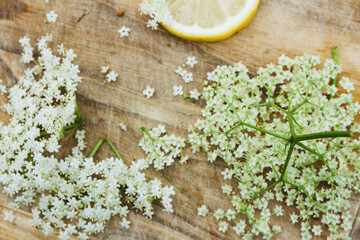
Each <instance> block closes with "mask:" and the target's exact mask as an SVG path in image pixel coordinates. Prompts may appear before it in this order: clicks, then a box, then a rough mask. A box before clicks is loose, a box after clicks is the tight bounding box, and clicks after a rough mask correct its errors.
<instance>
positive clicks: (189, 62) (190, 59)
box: [186, 56, 197, 68]
mask: <svg viewBox="0 0 360 240" xmlns="http://www.w3.org/2000/svg"><path fill="white" fill-rule="evenodd" d="M195 64H197V61H196V59H195V56H192V57H188V58H187V61H186V65H188V66H190V67H192V68H193V67H194V65H195Z"/></svg>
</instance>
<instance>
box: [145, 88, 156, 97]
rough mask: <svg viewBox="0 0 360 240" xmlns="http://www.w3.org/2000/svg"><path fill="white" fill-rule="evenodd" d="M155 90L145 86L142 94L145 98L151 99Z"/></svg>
mask: <svg viewBox="0 0 360 240" xmlns="http://www.w3.org/2000/svg"><path fill="white" fill-rule="evenodd" d="M154 92H155V89H154V88H151V87H150V86H146V89H145V90H144V91H143V92H142V93H143V94H144V95H145V96H146V98H151V97H152V96H153V95H154Z"/></svg>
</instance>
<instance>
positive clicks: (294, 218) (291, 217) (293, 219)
mask: <svg viewBox="0 0 360 240" xmlns="http://www.w3.org/2000/svg"><path fill="white" fill-rule="evenodd" d="M290 220H291V222H292V223H293V224H295V223H297V222H298V215H296V214H295V213H293V214H291V215H290Z"/></svg>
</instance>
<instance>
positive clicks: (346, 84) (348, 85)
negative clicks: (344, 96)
mask: <svg viewBox="0 0 360 240" xmlns="http://www.w3.org/2000/svg"><path fill="white" fill-rule="evenodd" d="M340 85H341V86H342V87H343V88H344V89H345V90H346V91H348V92H350V91H354V90H355V87H354V83H353V82H351V81H350V79H349V78H348V77H343V78H342V79H341V81H340Z"/></svg>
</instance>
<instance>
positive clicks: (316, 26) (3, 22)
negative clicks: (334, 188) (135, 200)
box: [0, 0, 360, 240]
mask: <svg viewBox="0 0 360 240" xmlns="http://www.w3.org/2000/svg"><path fill="white" fill-rule="evenodd" d="M140 2H141V0H76V1H73V0H50V3H49V4H45V1H44V0H0V79H3V80H4V81H5V83H6V84H7V85H8V86H11V85H13V84H15V83H16V81H17V80H18V79H19V77H20V76H21V74H22V71H23V69H24V66H23V65H22V64H20V63H19V58H20V53H21V48H20V46H19V43H18V39H19V38H20V37H22V36H24V35H26V36H28V37H30V38H31V39H32V43H34V41H35V39H39V38H40V37H41V36H42V35H45V34H46V33H51V34H53V37H54V43H55V44H59V43H62V42H63V43H64V45H65V47H67V48H73V49H74V51H75V53H76V54H78V58H77V60H76V63H77V64H79V66H80V69H81V72H82V77H83V79H84V80H83V83H82V84H81V85H80V86H79V89H78V95H77V97H78V104H79V107H80V110H81V111H82V113H83V115H84V117H85V121H86V126H85V127H84V129H85V130H86V131H87V137H86V140H87V142H88V146H89V149H87V152H88V153H89V152H90V151H91V146H94V145H95V143H96V142H97V140H98V139H99V138H100V137H105V138H108V139H110V140H111V141H113V142H114V144H115V145H116V146H117V148H118V149H119V151H120V153H121V154H122V156H123V158H124V159H125V161H127V162H128V163H129V162H130V161H132V160H133V159H138V158H140V157H142V156H144V154H143V153H142V151H141V149H140V148H139V147H138V145H137V144H138V141H139V140H140V138H141V131H140V127H141V126H145V127H147V128H151V127H154V126H157V125H158V124H159V123H161V124H165V125H166V127H167V130H168V131H169V132H170V133H174V134H176V135H179V136H186V133H187V132H186V129H187V126H188V125H189V124H192V123H194V122H195V120H196V119H197V118H199V117H200V116H201V114H200V110H201V104H200V103H199V102H196V101H192V100H184V99H182V98H181V97H179V96H177V97H174V96H173V94H172V92H173V90H172V86H173V85H178V84H181V85H183V86H184V90H185V91H186V92H188V91H189V90H191V89H193V88H200V86H201V83H202V81H203V80H204V79H205V78H206V73H207V72H209V71H211V70H213V69H214V68H215V67H216V66H217V65H219V64H232V63H235V62H238V61H241V62H242V63H244V64H245V65H246V66H248V68H249V69H250V74H251V75H255V74H256V69H257V68H259V67H261V66H265V65H266V64H268V63H271V62H274V61H276V59H277V58H278V57H279V56H280V55H281V54H283V53H284V54H286V55H288V56H291V57H293V56H296V55H300V54H302V53H304V52H306V53H311V54H316V55H320V56H321V58H322V59H325V58H329V57H331V53H330V52H331V48H332V47H333V46H338V48H339V58H340V62H341V64H342V66H343V71H344V74H345V75H347V76H349V77H350V78H351V79H352V81H355V87H356V91H355V99H357V100H358V101H359V100H360V94H359V91H360V1H359V0H292V1H288V0H262V2H261V4H260V8H259V11H258V13H257V14H256V17H255V19H254V20H253V22H252V23H251V24H250V26H249V27H247V28H246V29H244V30H242V31H240V32H239V33H237V34H235V35H234V36H233V37H231V38H230V39H228V40H225V41H222V42H217V43H201V42H190V41H185V40H182V39H179V38H177V37H175V36H172V35H171V34H169V33H168V32H167V31H166V30H164V29H162V28H161V29H160V30H159V31H151V30H149V29H148V28H146V21H147V18H146V17H145V16H141V15H140V14H139V11H138V5H139V4H140ZM121 9H124V10H125V14H124V15H123V16H122V17H117V16H114V14H115V13H116V12H117V11H118V10H121ZM50 10H54V11H55V12H56V13H57V14H58V15H59V17H58V20H57V22H56V23H49V24H44V19H45V14H46V12H48V11H50ZM123 25H125V26H128V27H130V28H131V32H130V36H129V37H127V38H120V36H119V34H118V32H117V30H118V29H119V28H120V27H121V26H123ZM193 55H194V56H196V58H197V59H198V62H199V63H198V64H197V65H196V67H195V68H194V70H193V73H194V79H195V81H194V82H192V83H190V84H184V83H183V81H182V80H181V79H180V78H179V77H178V76H177V75H176V73H175V72H174V70H175V69H176V68H177V67H178V66H180V65H181V64H183V63H184V62H185V61H186V58H187V57H188V56H193ZM103 65H110V67H111V68H112V69H113V70H115V71H116V72H118V73H119V74H120V76H119V78H118V80H117V81H116V82H113V83H106V84H104V80H105V79H104V76H103V75H102V74H101V73H100V67H101V66H103ZM146 85H151V86H152V87H154V88H155V89H156V92H155V95H154V97H153V98H151V99H149V100H148V99H146V98H145V97H144V96H143V95H142V90H143V89H145V88H146ZM4 101H5V97H4V96H3V97H1V102H4ZM0 118H1V119H3V120H4V121H6V119H7V117H6V116H5V115H4V114H3V113H1V115H0ZM119 122H123V123H126V124H127V126H128V131H127V132H124V131H122V130H121V129H120V128H119V126H118V123H119ZM72 141H73V140H72V139H71V137H69V138H66V140H65V141H63V145H65V146H69V145H71V144H72ZM109 155H112V152H111V151H110V149H109V148H108V147H103V148H102V149H101V150H100V152H99V154H98V155H97V156H96V157H97V158H98V159H99V160H100V159H101V158H103V157H106V156H109ZM224 168H225V165H224V164H223V163H222V162H220V161H219V162H217V163H216V164H210V163H209V162H208V161H207V160H206V159H205V158H204V157H202V156H201V155H196V156H192V157H191V159H190V161H189V163H187V164H186V165H182V166H181V165H180V164H178V163H176V164H174V165H173V166H171V167H169V168H166V170H165V171H161V172H158V171H155V170H151V169H150V170H148V171H147V174H149V176H150V177H151V178H155V177H157V178H158V179H160V180H161V181H163V182H164V183H165V184H169V185H173V186H174V187H175V191H176V195H175V197H174V204H173V205H174V210H175V213H173V214H169V213H165V212H163V211H162V209H161V206H160V205H156V207H155V215H154V217H153V219H152V220H150V219H146V218H145V217H144V216H142V215H141V214H140V213H135V212H132V213H131V214H130V220H131V221H132V225H131V228H130V229H129V230H124V229H122V228H121V227H120V226H119V224H118V222H119V219H120V218H119V217H114V218H113V219H112V220H111V221H110V222H109V223H108V225H107V228H106V230H105V231H104V232H103V233H101V234H99V235H97V236H94V239H104V240H105V239H106V240H114V239H235V238H236V235H235V233H234V231H232V230H231V231H228V232H227V233H226V234H223V233H221V232H219V231H218V230H217V228H218V227H217V222H216V220H215V219H214V218H211V217H207V218H203V217H200V216H197V210H196V209H197V207H198V206H200V205H202V204H207V205H208V206H209V207H210V208H212V209H216V208H218V207H225V206H229V202H228V200H227V199H226V198H225V197H224V195H223V194H222V193H221V190H220V187H221V185H222V184H223V182H224V180H223V179H222V176H221V174H220V173H221V171H223V169H224ZM9 201H10V199H9V198H8V197H6V196H5V195H4V194H3V193H1V194H0V206H1V210H0V239H5V240H13V239H14V240H17V239H19V240H22V239H28V240H35V239H36V240H37V239H56V237H55V236H51V237H44V236H43V235H42V233H41V231H40V230H36V229H34V228H32V227H31V224H30V223H29V220H30V219H31V214H30V213H29V209H25V208H24V209H22V210H18V211H16V212H15V214H16V220H15V222H14V223H13V224H11V223H8V222H5V221H3V215H4V212H5V211H7V207H6V203H7V202H9ZM351 203H352V209H351V211H352V213H353V214H354V215H358V216H360V213H359V206H360V197H359V196H354V197H353V198H352V201H351ZM284 218H286V219H284ZM284 218H283V219H281V218H278V219H275V222H276V223H278V224H280V225H281V227H282V229H283V232H282V233H281V234H280V235H278V237H277V239H300V226H299V225H295V226H294V225H291V224H290V223H289V220H288V218H289V216H288V215H284ZM353 226H354V228H353V230H352V231H351V233H349V234H350V236H352V237H353V239H360V224H359V222H354V225H353ZM318 239H325V238H318Z"/></svg>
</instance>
